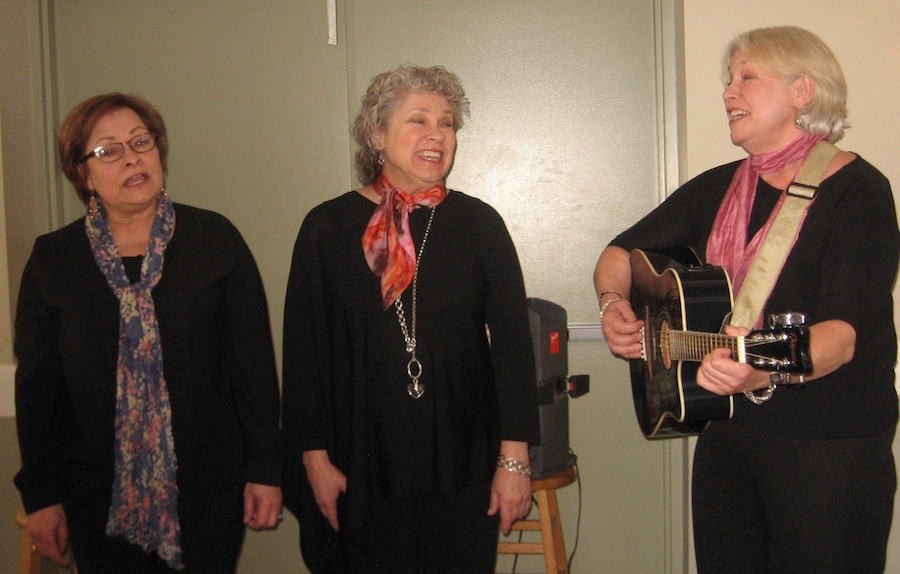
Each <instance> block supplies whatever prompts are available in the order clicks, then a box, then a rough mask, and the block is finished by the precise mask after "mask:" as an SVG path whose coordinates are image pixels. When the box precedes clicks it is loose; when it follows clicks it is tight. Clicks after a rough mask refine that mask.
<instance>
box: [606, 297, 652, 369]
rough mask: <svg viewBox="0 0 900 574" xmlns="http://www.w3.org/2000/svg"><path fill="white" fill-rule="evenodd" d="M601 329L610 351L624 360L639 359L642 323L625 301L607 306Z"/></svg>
mask: <svg viewBox="0 0 900 574" xmlns="http://www.w3.org/2000/svg"><path fill="white" fill-rule="evenodd" d="M601 327H602V329H603V336H604V337H605V338H606V343H607V345H609V350H610V351H612V352H613V353H614V354H616V355H619V356H620V357H624V358H626V359H640V358H641V349H642V344H641V340H642V339H643V331H642V329H643V327H644V322H643V321H640V320H638V318H637V316H636V315H635V314H634V311H632V309H631V304H630V303H629V302H628V301H627V300H625V299H620V300H618V301H614V302H613V303H610V304H609V305H608V306H607V308H606V312H605V313H604V314H603V321H602V323H601Z"/></svg>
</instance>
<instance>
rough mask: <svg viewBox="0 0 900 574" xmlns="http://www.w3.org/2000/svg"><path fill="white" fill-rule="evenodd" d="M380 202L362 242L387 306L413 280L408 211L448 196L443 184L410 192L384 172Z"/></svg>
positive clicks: (378, 183) (378, 189)
mask: <svg viewBox="0 0 900 574" xmlns="http://www.w3.org/2000/svg"><path fill="white" fill-rule="evenodd" d="M375 191H376V192H378V194H379V195H380V196H381V203H380V204H379V205H378V208H377V209H376V210H375V213H373V214H372V218H371V219H370V220H369V224H368V225H367V226H366V231H365V233H363V237H362V245H363V251H365V253H366V261H367V262H368V263H369V268H370V269H372V271H373V272H374V273H375V275H378V276H379V277H381V296H382V299H383V301H382V302H383V304H384V308H385V309H387V308H388V307H390V306H391V304H392V303H393V302H394V301H395V300H397V299H398V298H399V297H400V295H401V294H402V293H403V291H404V290H405V289H406V288H407V287H408V286H409V284H410V283H412V279H413V275H414V274H415V272H416V251H415V246H414V245H413V241H412V237H411V236H410V233H409V213H410V212H411V211H412V210H414V209H415V208H416V206H419V205H421V206H423V207H434V206H436V205H437V204H439V203H440V202H442V201H444V198H445V197H447V188H446V187H444V186H443V184H439V185H436V186H434V187H433V188H431V189H428V190H425V191H423V192H421V193H416V194H414V195H408V194H407V193H405V192H404V191H403V190H401V189H399V188H397V187H394V185H393V184H392V183H391V182H390V181H388V179H387V178H386V177H385V176H384V174H383V173H382V174H381V175H380V176H378V181H376V182H375Z"/></svg>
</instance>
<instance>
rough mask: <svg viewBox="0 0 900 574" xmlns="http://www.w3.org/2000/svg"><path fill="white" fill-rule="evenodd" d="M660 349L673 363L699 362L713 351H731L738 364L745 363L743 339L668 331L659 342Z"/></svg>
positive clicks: (715, 334) (694, 332)
mask: <svg viewBox="0 0 900 574" xmlns="http://www.w3.org/2000/svg"><path fill="white" fill-rule="evenodd" d="M660 348H661V349H662V350H663V352H664V353H666V354H667V355H668V356H669V358H670V359H671V360H673V361H693V362H700V361H702V360H703V357H705V356H706V355H708V354H709V353H710V352H712V350H713V349H731V356H732V357H734V360H735V361H737V362H738V363H746V362H747V356H746V352H745V345H744V337H733V336H731V335H722V334H720V333H699V332H696V331H668V332H667V333H665V336H664V337H662V340H661V341H660Z"/></svg>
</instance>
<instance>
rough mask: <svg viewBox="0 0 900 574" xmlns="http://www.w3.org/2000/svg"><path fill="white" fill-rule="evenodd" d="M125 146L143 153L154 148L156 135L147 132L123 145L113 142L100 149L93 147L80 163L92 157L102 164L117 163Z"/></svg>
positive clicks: (123, 152)
mask: <svg viewBox="0 0 900 574" xmlns="http://www.w3.org/2000/svg"><path fill="white" fill-rule="evenodd" d="M125 144H128V147H130V148H131V149H133V150H134V151H135V152H137V153H145V152H148V151H150V150H152V149H153V148H155V147H156V134H154V133H151V132H147V133H145V134H139V135H136V136H134V137H133V138H131V139H130V140H128V141H127V142H125V143H122V142H113V143H108V144H106V145H102V146H100V147H95V148H94V151H92V152H91V153H89V154H87V155H86V156H84V157H83V158H81V163H84V162H86V161H87V160H89V159H91V158H92V157H96V158H97V159H99V160H100V161H102V162H103V163H112V162H114V161H118V160H120V159H121V158H122V156H123V155H125Z"/></svg>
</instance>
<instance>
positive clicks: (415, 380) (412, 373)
mask: <svg viewBox="0 0 900 574" xmlns="http://www.w3.org/2000/svg"><path fill="white" fill-rule="evenodd" d="M435 209H437V206H434V207H432V208H431V215H429V216H428V225H426V226H425V234H424V235H423V236H422V244H421V245H420V246H419V253H418V254H417V255H416V270H415V272H414V273H413V282H412V321H411V323H412V324H411V327H412V329H409V328H407V325H406V313H404V312H403V303H402V302H401V301H400V297H397V300H396V301H394V310H396V311H397V320H398V321H399V323H400V330H401V331H402V332H403V340H404V341H406V352H407V353H409V362H408V363H406V374H408V375H409V380H410V381H412V382H411V383H410V384H408V385H406V392H407V393H409V396H411V397H412V398H414V399H418V398H419V397H421V396H422V394H423V393H424V392H425V386H424V385H423V384H422V383H420V382H419V378H420V377H421V376H422V363H420V362H419V359H418V358H417V357H416V290H417V287H418V283H419V261H421V259H422V252H423V251H424V250H425V241H427V240H428V232H429V231H431V222H432V221H434V210H435Z"/></svg>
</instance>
